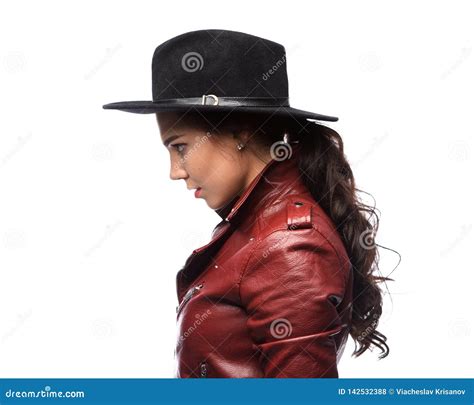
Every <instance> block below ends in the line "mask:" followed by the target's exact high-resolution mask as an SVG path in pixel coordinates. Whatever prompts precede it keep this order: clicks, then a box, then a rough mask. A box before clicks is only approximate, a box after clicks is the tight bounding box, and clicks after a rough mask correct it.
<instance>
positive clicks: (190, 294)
mask: <svg viewBox="0 0 474 405" xmlns="http://www.w3.org/2000/svg"><path fill="white" fill-rule="evenodd" d="M202 286H203V285H202V284H199V285H196V286H194V287H193V288H191V289H189V290H188V291H187V292H186V294H185V295H184V297H183V300H182V301H181V304H179V306H178V307H176V313H177V314H179V313H180V312H181V310H182V309H183V306H184V305H185V304H186V303H187V302H188V301H189V300H190V299H191V298H192V297H193V295H194V293H195V292H196V291H199V290H200V289H201V288H202Z"/></svg>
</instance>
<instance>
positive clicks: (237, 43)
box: [103, 29, 338, 121]
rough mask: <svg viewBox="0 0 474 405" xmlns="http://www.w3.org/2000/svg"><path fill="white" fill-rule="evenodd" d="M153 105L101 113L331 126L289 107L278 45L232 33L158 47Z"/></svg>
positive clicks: (204, 34)
mask: <svg viewBox="0 0 474 405" xmlns="http://www.w3.org/2000/svg"><path fill="white" fill-rule="evenodd" d="M151 67H152V69H151V70H152V92H153V101H148V100H146V101H120V102H116V103H110V104H105V105H104V106H103V108H104V109H107V110H109V109H110V110H121V111H126V112H131V113H137V114H151V113H156V112H158V111H186V110H189V109H196V110H199V111H229V110H234V109H235V110H238V111H247V112H267V113H272V114H278V115H282V114H289V115H291V116H294V117H295V118H300V119H301V118H310V119H315V120H323V121H337V120H338V118H337V117H332V116H329V115H322V114H317V113H312V112H308V111H304V110H298V109H296V108H292V107H290V104H289V99H288V76H287V72H286V53H285V48H284V46H283V45H280V44H278V43H276V42H273V41H269V40H268V39H264V38H260V37H257V36H254V35H250V34H246V33H243V32H237V31H228V30H217V29H210V30H199V31H191V32H186V33H184V34H181V35H178V36H177V37H174V38H171V39H169V40H168V41H166V42H164V43H162V44H161V45H159V46H158V47H157V48H156V49H155V52H154V54H153V59H152V66H151Z"/></svg>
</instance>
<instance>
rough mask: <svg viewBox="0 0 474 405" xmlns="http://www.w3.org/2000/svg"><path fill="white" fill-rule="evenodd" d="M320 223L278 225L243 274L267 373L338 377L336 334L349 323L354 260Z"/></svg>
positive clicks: (244, 292)
mask: <svg viewBox="0 0 474 405" xmlns="http://www.w3.org/2000/svg"><path fill="white" fill-rule="evenodd" d="M345 258H346V260H345V261H344V260H341V258H340V257H339V256H338V254H337V252H336V250H335V248H334V247H333V245H332V244H331V243H330V242H329V240H328V239H327V238H325V236H324V235H322V234H321V233H320V232H319V231H318V230H316V229H314V228H310V229H301V230H296V231H295V230H278V231H275V232H273V233H272V234H270V235H268V236H267V237H265V238H264V239H263V240H262V241H260V242H258V244H257V245H256V246H255V247H254V249H253V250H252V253H251V254H250V257H249V260H248V262H247V265H246V267H245V269H244V271H243V273H242V278H241V280H240V296H241V300H242V304H243V306H244V308H245V310H246V311H247V316H248V318H247V327H248V330H249V333H250V335H251V338H252V340H253V342H254V344H255V345H256V346H257V348H258V349H259V355H260V363H261V365H262V369H263V373H264V377H279V378H296V377H300V378H312V377H313V378H314V377H325V378H337V377H338V371H337V350H336V343H335V340H334V338H333V337H332V335H335V334H337V333H339V332H340V331H341V329H342V328H343V327H345V326H347V325H343V324H342V321H341V317H340V315H339V313H338V309H337V305H338V304H339V303H340V302H341V300H342V298H343V297H344V294H345V290H346V281H347V280H348V272H349V270H350V263H349V260H348V259H347V256H345Z"/></svg>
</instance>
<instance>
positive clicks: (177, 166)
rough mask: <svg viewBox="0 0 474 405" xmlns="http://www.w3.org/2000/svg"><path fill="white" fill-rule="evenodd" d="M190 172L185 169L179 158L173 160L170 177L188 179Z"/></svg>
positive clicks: (172, 178)
mask: <svg viewBox="0 0 474 405" xmlns="http://www.w3.org/2000/svg"><path fill="white" fill-rule="evenodd" d="M187 178H188V173H187V172H186V170H184V168H183V166H182V164H181V162H180V161H179V160H172V161H171V169H170V179H171V180H180V179H187Z"/></svg>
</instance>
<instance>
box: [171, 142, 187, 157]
mask: <svg viewBox="0 0 474 405" xmlns="http://www.w3.org/2000/svg"><path fill="white" fill-rule="evenodd" d="M184 145H185V144H184V143H175V144H174V145H171V146H172V147H173V148H175V149H176V151H177V152H178V153H179V154H180V155H181V154H182V153H183V151H182V150H178V146H184Z"/></svg>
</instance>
